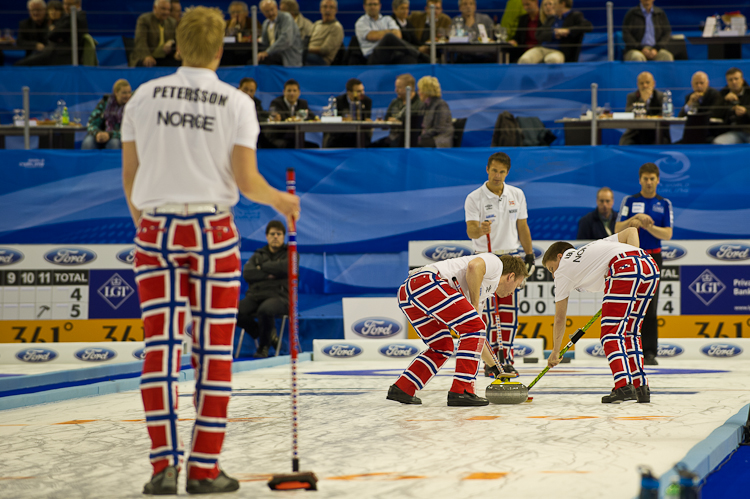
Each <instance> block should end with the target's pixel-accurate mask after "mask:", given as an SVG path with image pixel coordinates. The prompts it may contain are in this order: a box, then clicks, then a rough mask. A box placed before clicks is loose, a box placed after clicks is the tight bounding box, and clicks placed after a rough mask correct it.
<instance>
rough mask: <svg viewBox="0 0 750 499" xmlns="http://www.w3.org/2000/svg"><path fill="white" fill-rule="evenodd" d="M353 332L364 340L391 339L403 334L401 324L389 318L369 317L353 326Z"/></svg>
mask: <svg viewBox="0 0 750 499" xmlns="http://www.w3.org/2000/svg"><path fill="white" fill-rule="evenodd" d="M352 331H354V333H355V334H358V335H359V336H362V337H363V338H390V337H391V336H395V335H397V334H398V333H399V332H401V324H399V323H398V322H396V321H394V320H392V319H388V318H387V317H367V318H365V319H362V320H360V321H358V322H355V323H354V324H352Z"/></svg>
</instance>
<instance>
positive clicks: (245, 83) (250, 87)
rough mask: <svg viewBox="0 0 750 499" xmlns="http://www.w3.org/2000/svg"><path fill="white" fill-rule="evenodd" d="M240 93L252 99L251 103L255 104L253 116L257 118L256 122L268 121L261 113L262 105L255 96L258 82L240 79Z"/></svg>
mask: <svg viewBox="0 0 750 499" xmlns="http://www.w3.org/2000/svg"><path fill="white" fill-rule="evenodd" d="M239 89H240V92H242V93H245V94H247V95H248V97H250V98H251V99H253V102H255V114H256V115H257V116H258V121H259V122H260V121H265V120H266V119H268V116H267V115H265V113H264V111H263V103H262V102H261V101H260V99H259V98H257V97H256V96H255V92H257V91H258V82H257V81H255V78H250V77H247V78H242V79H241V80H240V86H239ZM262 115H263V120H261V116H262Z"/></svg>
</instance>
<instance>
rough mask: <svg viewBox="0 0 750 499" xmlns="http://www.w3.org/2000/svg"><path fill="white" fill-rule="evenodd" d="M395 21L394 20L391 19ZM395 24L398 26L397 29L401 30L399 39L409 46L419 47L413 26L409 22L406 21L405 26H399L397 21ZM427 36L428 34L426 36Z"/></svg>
mask: <svg viewBox="0 0 750 499" xmlns="http://www.w3.org/2000/svg"><path fill="white" fill-rule="evenodd" d="M393 20H394V21H396V19H395V18H394V19H393ZM396 24H397V25H398V29H400V30H401V39H402V40H403V41H405V42H406V43H408V44H409V45H411V46H412V47H419V46H420V45H421V43H419V38H417V35H416V30H415V29H414V25H413V24H412V23H411V22H410V21H409V19H408V18H407V19H406V26H403V27H402V26H401V24H399V22H398V21H396ZM427 36H429V33H428V34H427Z"/></svg>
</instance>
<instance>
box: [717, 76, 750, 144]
mask: <svg viewBox="0 0 750 499" xmlns="http://www.w3.org/2000/svg"><path fill="white" fill-rule="evenodd" d="M728 93H729V87H724V88H722V89H721V91H720V92H719V94H720V95H721V101H720V104H719V107H718V109H717V112H716V116H717V117H718V118H721V119H722V120H724V124H725V125H728V126H727V127H725V128H724V129H723V130H722V133H723V132H729V131H741V132H745V133H748V132H750V113H745V114H743V115H742V116H737V113H736V112H735V111H734V107H735V106H742V107H745V108H747V109H748V110H749V111H750V87H749V86H747V85H745V87H744V92H742V95H740V96H739V101H737V103H736V104H735V103H733V102H728V101H725V100H724V97H725V96H726V95H727V94H728Z"/></svg>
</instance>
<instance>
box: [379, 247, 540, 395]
mask: <svg viewBox="0 0 750 499" xmlns="http://www.w3.org/2000/svg"><path fill="white" fill-rule="evenodd" d="M526 277H528V273H527V272H526V266H525V265H524V263H523V260H521V259H520V258H518V257H514V256H510V255H502V256H497V255H494V254H492V253H482V254H479V255H471V256H463V257H460V258H452V259H450V260H443V261H442V262H437V263H433V264H431V265H427V266H425V267H421V268H419V269H415V270H413V271H412V272H410V273H409V277H408V278H407V279H406V281H405V282H404V284H402V285H401V287H400V288H399V290H398V302H399V307H401V310H402V311H403V312H404V315H406V318H407V319H408V320H409V322H410V323H411V325H412V326H414V329H415V330H416V331H417V334H419V337H420V338H422V340H423V341H424V342H425V343H426V344H427V346H428V347H429V348H428V349H427V350H425V351H424V352H422V353H421V354H419V355H418V356H417V358H415V359H414V361H412V363H411V364H410V365H409V367H408V368H407V369H406V370H405V371H404V373H403V374H402V375H401V376H400V377H399V378H398V380H397V381H396V383H395V384H393V385H391V387H390V389H389V390H388V397H387V398H388V399H389V400H395V401H397V402H401V403H402V404H421V403H422V401H421V400H420V399H418V398H417V397H415V396H414V394H415V393H416V392H417V390H421V389H422V388H424V386H425V385H426V384H427V383H428V382H429V381H430V380H431V379H432V377H433V376H435V375H436V374H437V372H438V371H439V370H440V368H441V367H442V366H443V364H445V361H447V360H448V359H449V358H450V356H451V354H453V338H452V337H451V333H450V330H451V329H452V330H454V331H455V332H457V333H458V335H459V341H458V350H457V352H456V371H455V375H454V376H453V385H452V386H451V389H450V391H449V392H448V405H449V406H477V405H487V404H489V401H488V400H487V399H486V398H482V397H478V396H477V395H476V394H475V392H474V380H475V379H476V376H477V370H478V368H479V358H480V355H481V357H482V359H483V360H484V361H485V362H486V363H487V364H489V365H490V366H495V365H496V363H495V361H494V359H493V356H492V353H491V352H490V350H489V348H487V347H486V343H487V341H486V339H485V324H484V321H482V318H481V316H480V314H481V313H482V307H483V306H484V304H485V302H486V300H487V298H488V297H490V296H492V294H493V293H495V292H496V293H497V295H498V296H499V297H501V298H502V297H506V296H509V295H510V294H511V293H513V292H514V291H515V289H516V288H517V287H518V286H520V285H521V283H522V282H523V280H524V279H525V278H526ZM454 278H455V279H456V281H457V282H458V285H459V286H460V289H462V290H463V291H464V292H465V293H467V294H466V296H464V295H463V294H461V292H460V291H459V290H458V289H456V288H454V287H453V286H451V283H452V282H453V279H454ZM459 286H457V287H459ZM494 373H495V374H499V373H500V371H499V369H497V367H495V369H494Z"/></svg>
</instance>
